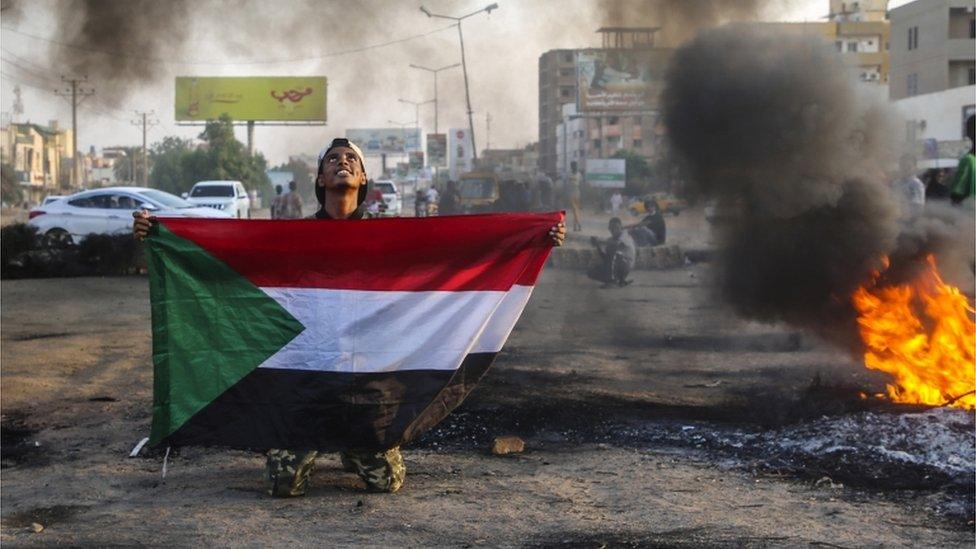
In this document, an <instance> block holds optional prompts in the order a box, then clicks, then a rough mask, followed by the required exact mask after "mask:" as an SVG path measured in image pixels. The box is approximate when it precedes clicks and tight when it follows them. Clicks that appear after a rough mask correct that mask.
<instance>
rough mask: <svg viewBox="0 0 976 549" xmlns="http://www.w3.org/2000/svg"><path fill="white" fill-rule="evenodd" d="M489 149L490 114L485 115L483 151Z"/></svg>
mask: <svg viewBox="0 0 976 549" xmlns="http://www.w3.org/2000/svg"><path fill="white" fill-rule="evenodd" d="M490 148H491V113H490V112H489V113H485V150H488V149H490Z"/></svg>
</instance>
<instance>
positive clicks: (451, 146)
mask: <svg viewBox="0 0 976 549" xmlns="http://www.w3.org/2000/svg"><path fill="white" fill-rule="evenodd" d="M473 161H474V149H473V147H472V146H471V134H470V133H469V132H468V129H467V128H455V129H452V130H450V132H449V133H448V147H447V167H448V168H449V170H450V172H451V179H457V178H458V177H460V176H461V174H463V173H467V172H470V171H471V168H472V164H473Z"/></svg>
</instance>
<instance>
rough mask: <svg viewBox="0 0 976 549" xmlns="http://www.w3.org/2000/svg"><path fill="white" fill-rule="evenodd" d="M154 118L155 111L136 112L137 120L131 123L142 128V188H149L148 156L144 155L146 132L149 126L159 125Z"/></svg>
mask: <svg viewBox="0 0 976 549" xmlns="http://www.w3.org/2000/svg"><path fill="white" fill-rule="evenodd" d="M150 116H152V117H153V118H149V117H150ZM155 116H156V112H155V111H149V112H146V111H142V112H140V111H136V117H137V119H136V120H133V121H132V124H133V125H135V126H139V125H141V126H142V186H143V187H148V186H149V158H148V155H147V154H146V132H147V131H148V129H149V126H155V125H156V124H159V120H157V119H156V118H155Z"/></svg>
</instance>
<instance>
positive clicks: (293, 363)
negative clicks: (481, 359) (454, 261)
mask: <svg viewBox="0 0 976 549" xmlns="http://www.w3.org/2000/svg"><path fill="white" fill-rule="evenodd" d="M261 289H262V290H263V291H264V292H266V293H267V294H268V295H269V296H271V297H272V298H274V300H275V301H277V302H278V303H279V304H280V305H281V306H282V307H284V308H285V309H286V310H287V311H288V312H289V313H291V315H292V316H294V317H295V318H296V319H298V321H299V322H301V323H302V324H303V325H304V326H305V330H304V331H303V332H302V333H301V334H299V335H298V336H297V337H296V338H295V339H293V340H292V341H291V342H289V343H288V345H286V346H284V347H282V348H281V350H280V351H278V352H277V353H276V354H274V355H272V356H271V357H269V358H268V359H267V360H266V361H264V363H262V364H261V366H260V367H261V368H279V369H289V370H316V371H323V372H391V371H401V370H455V369H457V368H458V366H460V365H461V361H463V360H464V357H465V356H467V355H468V354H470V353H478V352H498V351H500V350H501V348H502V345H504V344H505V340H506V339H508V335H509V334H510V333H511V331H512V328H514V327H515V323H516V322H517V321H518V318H519V316H520V315H521V314H522V310H523V309H524V308H525V304H526V303H527V302H528V300H529V296H530V295H531V294H532V286H518V285H516V286H512V289H511V290H509V291H508V292H496V291H466V292H444V291H430V292H399V291H397V292H378V291H362V290H328V289H316V288H261Z"/></svg>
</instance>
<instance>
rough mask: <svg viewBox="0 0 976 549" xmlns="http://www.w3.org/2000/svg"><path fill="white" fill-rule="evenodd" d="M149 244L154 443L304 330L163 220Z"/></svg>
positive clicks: (150, 439) (243, 279) (151, 434)
mask: <svg viewBox="0 0 976 549" xmlns="http://www.w3.org/2000/svg"><path fill="white" fill-rule="evenodd" d="M147 244H148V246H147V247H146V257H147V261H148V264H149V294H150V299H151V301H152V331H153V369H154V374H155V375H154V382H153V420H152V429H151V432H150V435H149V444H150V445H156V444H158V443H160V442H161V441H163V440H164V439H165V438H166V437H168V436H170V435H172V434H173V433H174V432H176V430H177V429H179V428H180V427H181V426H182V425H183V424H184V423H186V422H187V421H188V420H189V419H190V418H192V417H193V416H194V415H195V414H196V413H198V412H199V411H200V410H202V409H203V408H204V407H205V406H207V405H208V404H210V402H212V401H213V400H214V399H215V398H217V397H218V396H220V395H221V394H222V393H223V392H224V391H226V390H227V389H229V388H230V387H232V386H233V385H234V384H236V383H237V382H239V381H240V380H241V379H243V378H244V376H246V375H247V374H249V373H251V372H252V371H253V370H254V369H256V368H257V367H258V366H259V365H260V364H261V363H263V362H264V361H265V360H266V359H267V358H268V357H270V356H271V355H273V354H275V353H276V352H278V351H279V350H280V349H281V348H282V347H284V346H285V345H286V344H288V342H289V341H291V340H292V339H294V338H295V337H296V336H297V335H298V334H300V333H301V332H302V331H303V330H304V329H305V327H304V326H303V325H302V324H301V323H300V322H299V321H298V320H296V319H295V318H294V317H293V316H292V315H291V314H289V313H288V311H286V310H285V309H284V308H283V307H282V306H281V305H279V304H278V303H277V302H276V301H275V300H274V299H272V298H271V297H269V296H268V295H267V294H266V293H264V292H263V291H261V289H260V288H258V287H257V286H255V285H254V284H252V283H251V282H250V281H249V280H247V279H246V278H244V277H242V276H241V275H240V274H238V273H237V272H236V271H234V270H233V269H231V268H230V267H228V266H227V265H226V264H225V263H223V262H222V261H220V260H219V259H217V258H215V257H213V256H212V255H211V254H210V253H208V252H207V251H206V250H204V249H203V248H201V247H200V246H198V245H197V244H195V243H193V242H191V241H189V240H187V239H184V238H181V237H179V236H177V235H175V234H173V233H172V232H171V231H169V230H168V229H167V228H166V227H165V225H164V224H163V223H161V222H157V223H155V224H154V225H153V230H152V233H151V235H150V237H149V239H148V240H147Z"/></svg>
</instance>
